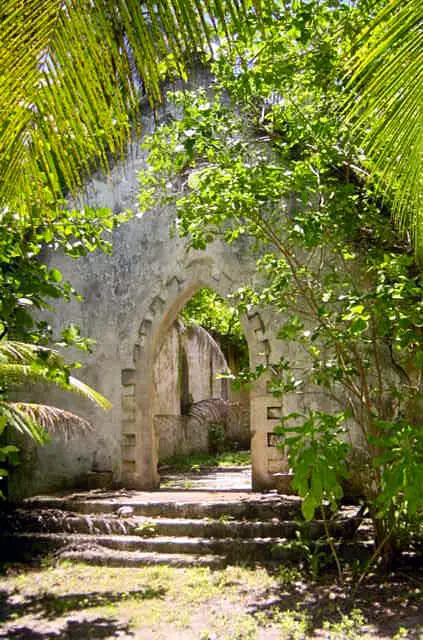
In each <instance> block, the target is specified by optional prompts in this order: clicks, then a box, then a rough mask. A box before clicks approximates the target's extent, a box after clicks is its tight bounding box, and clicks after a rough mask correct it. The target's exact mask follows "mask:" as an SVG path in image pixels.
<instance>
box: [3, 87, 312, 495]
mask: <svg viewBox="0 0 423 640" xmlns="http://www.w3.org/2000/svg"><path fill="white" fill-rule="evenodd" d="M195 81H196V82H197V83H198V84H201V83H202V82H203V83H207V78H202V77H201V76H200V77H199V78H197V80H195ZM167 115H168V114H167V107H166V105H165V106H164V107H163V109H162V110H161V112H160V113H159V120H160V119H162V118H166V117H167ZM154 122H155V120H154V118H153V115H152V114H150V115H148V114H147V116H146V118H145V119H144V122H143V125H144V131H145V132H146V133H149V132H151V130H152V128H153V127H154ZM144 164H145V157H144V152H143V150H142V148H141V145H140V144H138V143H137V144H133V145H132V146H131V147H130V148H129V149H128V153H127V157H126V160H125V162H122V163H119V164H116V166H115V167H114V168H113V170H112V172H111V174H110V175H109V176H107V177H105V176H103V175H97V176H94V177H93V178H92V180H91V182H90V183H89V185H88V186H87V188H86V193H85V200H86V201H87V202H88V203H89V204H90V205H91V206H99V207H109V208H110V209H111V210H112V211H115V212H118V211H122V210H125V209H127V208H129V209H132V210H133V212H134V214H135V215H134V217H133V218H132V220H130V221H129V222H128V223H126V224H124V225H122V226H121V227H119V228H117V229H115V230H113V232H112V234H111V241H112V244H113V253H112V255H106V254H102V253H99V252H97V253H95V254H91V255H88V256H86V257H84V258H81V259H78V260H73V259H71V258H69V257H66V256H63V255H61V254H60V253H54V254H51V255H49V256H47V258H46V260H47V262H48V263H49V264H50V265H51V266H52V267H53V266H56V267H58V268H59V269H60V270H61V271H62V272H63V274H64V277H65V278H67V279H68V280H70V281H71V283H72V285H73V286H74V288H75V289H76V290H77V291H78V292H79V293H80V294H81V295H82V301H81V300H78V299H73V300H72V301H71V302H69V303H65V302H63V301H59V302H58V303H57V304H56V303H55V313H54V314H51V316H50V317H47V320H49V321H50V323H51V325H52V327H53V332H54V335H55V337H56V338H59V336H60V329H61V327H63V326H65V325H67V324H68V323H69V322H74V323H76V324H78V325H79V326H80V328H81V332H82V334H83V335H87V336H91V337H92V338H94V339H95V340H96V342H97V344H96V348H95V350H94V353H93V354H86V355H82V356H81V353H80V352H75V353H72V352H68V353H67V356H68V358H69V359H73V358H74V359H78V360H82V364H83V366H82V368H81V369H80V370H79V371H78V375H79V376H80V377H81V378H82V379H83V380H84V381H86V382H87V383H88V384H90V385H92V386H93V387H95V388H96V389H98V390H99V391H100V392H101V393H102V394H104V395H105V396H106V397H107V398H109V400H110V401H111V402H112V404H113V408H112V409H111V411H108V412H104V411H102V410H100V409H98V408H97V407H95V406H93V405H92V404H90V402H89V401H88V400H86V399H84V398H80V397H77V396H73V395H69V394H66V393H64V392H61V391H59V390H55V389H53V390H49V392H48V393H46V394H45V395H43V396H39V398H40V400H42V401H46V402H49V403H50V404H57V405H58V406H61V407H63V408H65V409H68V410H71V411H74V412H76V413H79V414H81V415H82V416H84V417H85V418H88V419H89V420H90V421H91V423H92V425H93V431H92V432H90V433H87V434H81V436H80V437H78V438H74V439H73V440H71V441H69V442H68V441H66V440H65V439H64V438H62V437H60V436H57V437H56V438H55V439H54V441H53V442H52V443H51V444H49V445H48V446H46V447H43V448H39V447H34V446H33V445H28V447H27V449H26V451H24V453H23V456H22V460H23V464H22V465H21V466H20V467H18V468H17V469H16V471H15V472H14V473H13V474H12V476H11V480H10V493H11V495H12V497H15V498H17V497H21V496H23V495H29V494H35V493H40V492H46V491H50V490H57V489H61V488H65V487H71V486H81V484H82V483H83V478H84V477H86V475H87V473H88V472H89V471H91V470H92V468H93V466H94V465H95V466H96V468H97V469H99V470H102V469H107V470H110V471H112V472H113V477H114V481H115V482H117V483H121V484H123V485H125V486H127V487H138V488H154V487H157V486H158V482H159V476H158V473H157V460H158V447H157V439H156V435H155V430H154V419H153V418H154V379H153V378H154V376H153V363H154V361H155V358H156V355H157V353H158V350H159V348H160V345H161V344H162V341H163V337H164V336H165V335H166V332H167V331H168V330H169V328H170V327H171V326H172V324H173V322H174V321H175V320H176V318H177V315H178V313H179V312H180V310H181V309H182V308H183V306H184V305H185V304H186V302H187V301H188V300H189V299H190V298H191V297H192V295H194V294H195V292H196V291H197V290H198V289H199V288H201V287H204V286H207V287H210V288H211V289H213V290H215V291H216V292H217V293H218V294H219V295H221V296H225V295H227V294H228V293H231V292H233V291H235V290H236V289H238V288H239V287H240V286H242V285H244V284H253V285H254V281H255V278H256V270H255V258H254V255H253V253H252V248H251V246H249V245H248V241H247V240H245V239H239V240H238V241H237V242H235V243H234V244H233V245H231V246H230V247H229V246H227V245H225V244H224V243H221V242H218V241H217V242H214V243H213V244H212V245H210V246H209V247H208V248H207V250H206V251H192V250H190V251H188V250H187V243H186V241H185V240H182V239H180V238H179V237H177V236H172V237H170V234H169V228H170V223H171V221H172V219H173V216H174V211H173V210H172V208H171V207H168V208H159V207H158V208H156V209H154V210H152V211H150V212H149V213H147V214H145V215H144V216H142V217H141V216H139V215H138V203H137V191H138V188H137V173H138V171H139V170H140V169H141V168H142V167H143V166H144ZM280 321H281V318H274V317H272V315H271V314H270V313H268V312H266V311H262V310H260V312H258V311H257V310H255V309H253V308H252V309H251V310H249V312H248V314H247V315H246V316H245V317H244V318H243V320H242V323H243V328H244V333H245V336H246V339H247V342H248V347H249V360H250V366H251V367H252V368H255V367H256V366H258V365H260V364H266V363H268V362H272V361H275V362H276V361H277V360H278V358H279V355H280V353H281V352H283V350H284V348H285V347H284V345H283V344H281V343H280V342H278V341H277V340H275V335H276V333H275V327H277V326H278V324H279V323H280ZM289 355H293V356H294V357H296V356H297V355H298V366H299V367H301V355H300V354H299V353H298V354H297V353H293V354H289ZM310 397H311V398H312V399H314V400H315V401H316V402H318V399H316V396H313V395H311V396H310ZM296 402H297V399H295V398H294V397H292V399H290V400H289V410H291V409H292V408H293V407H294V406H295V403H296ZM284 410H285V409H284V407H282V406H281V403H280V402H278V401H276V400H275V399H274V398H272V396H271V395H270V394H269V393H268V391H267V386H266V380H265V379H262V380H260V381H258V382H257V383H256V384H255V385H253V387H252V389H251V392H250V414H251V445H252V461H253V486H254V487H255V488H270V487H272V486H274V485H273V479H272V473H273V472H274V471H278V470H280V467H281V465H283V456H282V454H281V453H280V452H279V451H278V449H276V448H275V447H273V446H272V445H271V439H270V438H269V433H271V432H272V430H273V427H274V425H275V419H276V418H275V416H277V414H278V413H279V414H280V413H281V412H282V411H284ZM269 443H270V444H269Z"/></svg>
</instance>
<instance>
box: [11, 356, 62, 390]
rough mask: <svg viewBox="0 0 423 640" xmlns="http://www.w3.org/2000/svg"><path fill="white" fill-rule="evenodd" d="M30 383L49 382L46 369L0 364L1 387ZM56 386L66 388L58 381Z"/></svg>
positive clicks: (25, 365) (26, 365)
mask: <svg viewBox="0 0 423 640" xmlns="http://www.w3.org/2000/svg"><path fill="white" fill-rule="evenodd" d="M31 382H33V383H36V382H49V380H48V378H47V371H46V369H42V368H39V367H36V366H31V365H28V364H17V363H4V362H0V386H1V387H9V386H22V385H24V384H28V383H31ZM57 384H59V386H62V387H63V388H66V386H65V385H63V384H61V382H60V380H59V381H58V382H57Z"/></svg>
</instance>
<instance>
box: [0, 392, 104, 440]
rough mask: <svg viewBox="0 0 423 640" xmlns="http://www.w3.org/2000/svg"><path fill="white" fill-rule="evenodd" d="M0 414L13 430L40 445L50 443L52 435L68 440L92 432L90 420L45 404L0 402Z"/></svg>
mask: <svg viewBox="0 0 423 640" xmlns="http://www.w3.org/2000/svg"><path fill="white" fill-rule="evenodd" d="M0 414H2V415H4V416H5V417H6V418H7V420H8V423H9V425H10V426H11V427H12V428H14V429H16V430H17V431H19V432H20V433H23V434H25V435H29V436H30V437H31V438H32V439H33V440H35V441H36V442H38V443H39V444H44V443H45V442H48V440H49V437H50V436H51V435H54V434H58V433H60V434H61V435H63V436H64V437H65V438H66V439H68V438H71V437H73V436H76V435H81V434H83V433H86V432H88V431H92V425H91V424H90V422H88V420H85V419H84V418H81V417H80V416H77V415H75V414H74V413H71V412H70V411H64V410H63V409H58V408H57V407H51V406H49V405H44V404H33V403H27V402H0Z"/></svg>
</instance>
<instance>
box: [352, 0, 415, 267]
mask: <svg viewBox="0 0 423 640" xmlns="http://www.w3.org/2000/svg"><path fill="white" fill-rule="evenodd" d="M349 64H351V61H349ZM352 67H353V75H352V80H351V82H350V84H349V89H350V90H351V95H350V97H349V99H348V101H347V111H348V112H349V113H348V118H349V120H350V122H351V123H352V124H353V126H354V130H355V133H357V134H358V136H359V138H360V140H361V143H362V145H363V147H364V149H365V151H366V152H367V154H368V155H369V157H370V160H371V164H372V170H373V173H374V174H375V176H376V178H377V179H378V180H379V181H380V183H381V184H382V185H383V187H384V189H385V191H386V192H388V193H389V194H390V197H392V199H393V203H394V204H393V213H394V219H395V221H396V223H397V224H398V226H399V228H400V229H401V230H402V231H403V232H405V233H408V234H410V236H412V237H413V239H414V244H415V248H416V253H417V255H418V256H419V257H420V258H421V259H423V196H422V189H423V3H422V2H421V0H391V2H390V3H388V4H387V5H386V7H385V8H384V9H383V10H382V11H381V12H380V13H379V14H378V15H377V16H376V17H375V18H374V20H373V22H372V23H371V24H370V26H369V27H368V28H367V29H366V31H365V32H364V33H363V34H362V35H361V38H360V48H359V49H358V51H357V53H356V54H355V57H354V58H353V60H352Z"/></svg>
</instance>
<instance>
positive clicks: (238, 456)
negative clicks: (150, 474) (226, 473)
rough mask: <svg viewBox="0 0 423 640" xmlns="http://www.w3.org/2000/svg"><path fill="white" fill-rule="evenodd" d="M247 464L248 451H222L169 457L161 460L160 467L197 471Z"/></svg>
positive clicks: (248, 458) (248, 460)
mask: <svg viewBox="0 0 423 640" xmlns="http://www.w3.org/2000/svg"><path fill="white" fill-rule="evenodd" d="M248 464H251V453H250V451H224V452H222V453H193V454H190V455H178V456H171V457H170V458H165V459H164V460H162V461H161V462H160V467H161V468H163V467H166V468H167V469H169V470H172V471H199V470H201V469H202V468H207V467H243V466H246V465H248Z"/></svg>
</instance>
